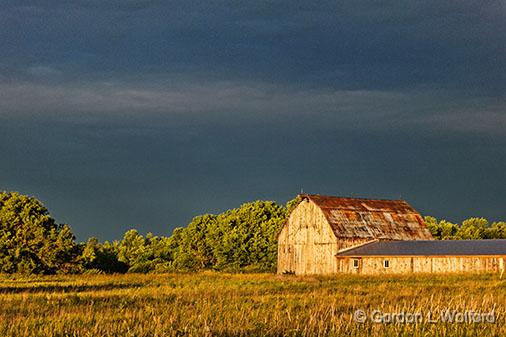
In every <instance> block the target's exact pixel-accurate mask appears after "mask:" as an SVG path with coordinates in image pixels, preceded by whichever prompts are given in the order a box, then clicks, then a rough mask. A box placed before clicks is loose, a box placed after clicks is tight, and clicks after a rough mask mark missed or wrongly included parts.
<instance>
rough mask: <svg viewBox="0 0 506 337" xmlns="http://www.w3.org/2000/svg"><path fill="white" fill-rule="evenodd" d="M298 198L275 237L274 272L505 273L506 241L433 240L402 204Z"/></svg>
mask: <svg viewBox="0 0 506 337" xmlns="http://www.w3.org/2000/svg"><path fill="white" fill-rule="evenodd" d="M299 197H300V202H299V204H298V205H297V206H296V207H295V208H294V209H293V210H292V212H291V213H290V215H289V217H288V219H287V221H286V223H285V225H284V226H283V228H282V230H281V232H280V234H279V236H278V273H295V274H299V275H303V274H334V273H340V272H344V273H361V274H378V273H412V272H459V271H461V272H465V271H502V270H504V267H505V260H506V240H482V241H477V240H476V241H467V240H466V241H436V240H433V238H432V235H431V234H430V232H429V230H428V229H427V227H426V225H425V223H424V222H423V219H422V217H421V216H420V214H418V213H417V212H416V211H415V210H414V209H413V208H412V207H411V206H410V205H409V204H408V203H407V202H406V201H403V200H377V199H358V198H340V197H330V196H321V195H309V194H303V195H300V196H299Z"/></svg>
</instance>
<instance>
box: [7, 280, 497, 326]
mask: <svg viewBox="0 0 506 337" xmlns="http://www.w3.org/2000/svg"><path fill="white" fill-rule="evenodd" d="M0 303H1V308H2V311H1V314H0V335H1V336H41V335H43V336H118V335H121V336H179V335H189V336H203V335H208V336H211V335H218V336H223V335H225V336H235V335H242V336H251V335H262V336H283V335H287V336H315V335H320V336H328V335H331V336H332V335H335V336H337V335H344V336H366V335H375V336H382V335H392V336H399V335H400V336H434V335H436V336H437V335H440V336H474V335H482V336H483V335H485V336H504V335H506V327H505V326H506V324H505V323H506V321H505V314H506V311H505V309H504V305H505V304H506V282H505V281H504V280H501V279H499V277H498V276H497V275H490V274H486V275H446V276H434V275H422V276H392V277H386V276H382V277H380V276H376V277H374V276H365V277H364V276H351V275H342V276H334V277H296V276H275V275H270V274H221V273H201V274H170V275H136V274H129V275H111V276H107V275H78V276H77V275H76V276H48V277H22V276H0ZM446 308H449V309H451V310H457V311H461V312H464V311H466V310H474V311H478V312H489V311H492V310H495V317H496V322H495V323H492V324H491V323H468V324H465V323H460V324H459V323H427V322H426V323H419V324H418V323H417V324H401V323H395V324H377V323H372V322H370V321H367V322H366V323H363V324H362V323H357V322H355V321H354V320H353V313H354V312H355V311H356V310H357V309H362V310H365V311H366V312H370V311H372V310H374V309H378V310H381V311H382V312H424V313H427V312H429V311H431V312H440V311H442V310H444V309H446Z"/></svg>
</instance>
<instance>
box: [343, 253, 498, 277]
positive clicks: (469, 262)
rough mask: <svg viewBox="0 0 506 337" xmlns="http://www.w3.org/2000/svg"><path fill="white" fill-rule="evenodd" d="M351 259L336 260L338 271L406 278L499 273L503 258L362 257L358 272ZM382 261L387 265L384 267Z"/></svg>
mask: <svg viewBox="0 0 506 337" xmlns="http://www.w3.org/2000/svg"><path fill="white" fill-rule="evenodd" d="M353 259H354V258H351V257H346V258H339V259H338V266H339V268H338V269H339V271H340V272H343V273H354V274H407V273H458V272H476V273H478V272H500V271H501V270H504V268H505V264H506V257H503V256H487V257H483V256H441V257H439V256H438V257H423V256H415V257H395V256H389V257H361V258H359V261H360V262H359V268H353ZM384 260H388V261H389V263H390V267H389V268H385V267H384V266H383V262H384Z"/></svg>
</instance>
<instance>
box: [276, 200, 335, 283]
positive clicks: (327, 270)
mask: <svg viewBox="0 0 506 337" xmlns="http://www.w3.org/2000/svg"><path fill="white" fill-rule="evenodd" d="M339 247H340V245H339V243H338V241H337V239H336V237H335V236H334V234H333V232H332V229H331V228H330V225H329V224H328V222H327V219H326V218H325V215H324V214H323V212H322V211H321V209H320V208H319V207H318V206H316V205H315V204H314V203H313V202H311V201H308V200H307V199H305V200H303V201H301V202H300V203H299V205H298V206H297V207H296V208H295V209H294V210H293V211H292V213H291V214H290V216H289V217H288V219H287V222H286V224H285V226H284V227H283V229H282V230H281V233H280V235H279V237H278V273H284V272H294V273H296V274H299V275H300V274H332V273H336V272H337V271H338V270H337V260H336V258H335V254H336V253H337V251H338V250H339Z"/></svg>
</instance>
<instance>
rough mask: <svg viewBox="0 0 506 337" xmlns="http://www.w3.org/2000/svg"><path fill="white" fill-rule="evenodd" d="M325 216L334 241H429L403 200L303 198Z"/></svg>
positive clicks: (410, 208) (429, 235) (428, 233)
mask: <svg viewBox="0 0 506 337" xmlns="http://www.w3.org/2000/svg"><path fill="white" fill-rule="evenodd" d="M300 198H301V199H308V200H310V201H312V202H314V203H315V204H316V205H317V206H318V207H319V208H320V209H321V210H322V211H323V213H324V214H325V217H326V218H327V220H328V222H329V224H330V226H331V227H332V230H333V232H334V234H335V236H336V237H337V238H355V239H378V240H432V239H433V238H432V235H431V234H430V232H429V230H428V229H427V227H426V225H425V223H424V222H423V219H422V217H421V216H420V214H418V212H416V211H415V210H414V209H413V207H411V206H410V205H409V204H408V203H407V202H406V201H404V200H380V199H361V198H342V197H331V196H323V195H317V194H302V195H300Z"/></svg>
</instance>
